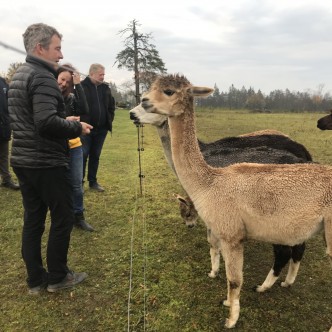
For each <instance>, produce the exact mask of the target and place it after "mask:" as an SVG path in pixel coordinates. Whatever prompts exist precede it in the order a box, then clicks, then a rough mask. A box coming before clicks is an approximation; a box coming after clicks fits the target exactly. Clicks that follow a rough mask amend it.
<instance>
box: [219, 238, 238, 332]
mask: <svg viewBox="0 0 332 332" xmlns="http://www.w3.org/2000/svg"><path fill="white" fill-rule="evenodd" d="M221 248H222V254H223V258H224V261H225V269H226V276H227V288H228V289H227V300H226V301H225V302H224V304H225V305H227V306H228V305H229V307H230V314H229V317H228V318H227V319H226V323H225V327H227V328H232V327H234V326H235V324H236V323H237V321H238V319H239V315H240V291H241V287H242V283H243V244H242V243H240V242H238V243H237V244H234V243H232V244H230V243H224V241H222V242H221Z"/></svg>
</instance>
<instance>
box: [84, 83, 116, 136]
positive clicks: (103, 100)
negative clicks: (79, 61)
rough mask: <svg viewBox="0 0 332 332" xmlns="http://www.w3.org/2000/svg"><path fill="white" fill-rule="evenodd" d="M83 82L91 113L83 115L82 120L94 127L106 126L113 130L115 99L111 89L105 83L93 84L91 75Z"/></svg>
mask: <svg viewBox="0 0 332 332" xmlns="http://www.w3.org/2000/svg"><path fill="white" fill-rule="evenodd" d="M81 84H82V87H83V89H84V92H85V96H86V100H87V102H88V106H89V114H88V115H82V116H81V121H83V122H87V123H89V124H91V125H92V126H93V127H94V128H106V129H108V130H109V131H111V132H112V123H113V120H114V111H115V100H114V98H113V96H112V92H111V89H110V88H109V86H108V85H107V84H105V83H102V84H100V85H95V84H93V83H92V82H91V80H90V78H89V77H86V78H85V79H84V80H83V81H82V82H81Z"/></svg>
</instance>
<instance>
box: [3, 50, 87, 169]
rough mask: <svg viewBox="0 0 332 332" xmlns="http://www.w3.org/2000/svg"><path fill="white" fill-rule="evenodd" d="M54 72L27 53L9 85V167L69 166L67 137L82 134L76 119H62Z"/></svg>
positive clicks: (58, 91) (59, 95)
mask: <svg viewBox="0 0 332 332" xmlns="http://www.w3.org/2000/svg"><path fill="white" fill-rule="evenodd" d="M55 75H56V72H55V71H54V70H53V68H52V67H51V66H50V65H49V64H48V63H46V62H44V61H43V60H41V59H37V58H36V57H33V56H31V55H28V56H27V58H26V62H25V63H24V64H23V65H22V66H20V67H19V68H18V70H17V71H16V73H15V74H14V76H13V79H12V82H11V83H10V84H9V93H8V108H9V115H10V121H11V127H12V130H13V144H12V153H11V159H10V162H11V166H12V167H23V168H49V167H60V166H68V162H69V148H68V141H67V140H68V139H71V138H75V137H78V136H80V135H81V133H82V126H81V124H80V123H79V122H78V121H67V120H65V117H66V114H65V106H64V100H63V97H62V94H61V91H60V89H59V86H58V83H57V81H56V79H55Z"/></svg>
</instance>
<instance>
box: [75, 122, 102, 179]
mask: <svg viewBox="0 0 332 332" xmlns="http://www.w3.org/2000/svg"><path fill="white" fill-rule="evenodd" d="M107 131H108V130H107V129H99V128H93V129H92V130H91V133H90V134H89V135H84V136H81V142H82V146H83V179H84V176H85V169H86V163H87V160H88V158H89V161H88V181H89V183H90V184H93V183H96V182H97V172H98V166H99V157H100V154H101V150H102V148H103V145H104V141H105V138H106V135H107Z"/></svg>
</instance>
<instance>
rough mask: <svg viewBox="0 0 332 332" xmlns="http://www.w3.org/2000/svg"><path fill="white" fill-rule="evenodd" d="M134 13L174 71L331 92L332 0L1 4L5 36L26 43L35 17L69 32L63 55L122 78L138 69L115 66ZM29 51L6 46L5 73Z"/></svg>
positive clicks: (33, 0)
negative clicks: (131, 70) (24, 51)
mask: <svg viewBox="0 0 332 332" xmlns="http://www.w3.org/2000/svg"><path fill="white" fill-rule="evenodd" d="M133 19H136V20H137V21H139V23H140V24H141V26H139V31H140V32H142V33H144V34H147V33H152V36H153V39H152V40H151V42H152V43H153V44H154V45H155V46H156V49H157V50H158V51H159V55H160V57H161V58H162V60H163V61H164V63H165V66H166V68H167V71H168V73H181V74H183V75H185V76H186V77H187V78H188V79H189V80H190V81H191V82H192V83H193V84H195V85H204V86H209V87H213V86H214V85H215V84H217V86H218V87H219V89H220V90H222V91H225V90H228V88H229V87H230V86H231V84H234V86H235V87H236V88H239V89H240V88H242V86H245V87H246V88H249V87H253V88H254V89H255V90H256V91H257V90H258V89H261V90H262V91H263V92H264V93H269V92H270V91H272V90H275V89H282V90H284V89H286V88H288V89H290V90H292V91H307V90H311V91H315V90H317V89H318V87H319V86H321V85H324V92H332V1H328V0H277V1H275V0H246V1H245V0H233V1H230V0H209V1H195V0H176V1H175V0H168V1H151V0H126V1H110V0H107V1H105V0H98V1H96V2H94V1H90V4H88V5H86V4H83V2H78V1H68V0H67V1H64V0H58V1H52V2H50V1H47V0H29V1H26V0H14V1H13V2H11V1H2V2H1V4H0V31H1V33H0V41H1V42H3V43H6V44H9V45H11V46H13V47H16V48H19V49H21V50H24V47H23V41H22V34H23V32H24V31H25V29H26V27H27V26H28V25H30V24H32V23H38V22H43V23H46V24H49V25H52V26H54V27H55V28H57V30H58V31H59V32H60V33H61V34H62V35H63V42H62V51H63V55H64V59H63V63H64V62H70V63H72V64H73V65H74V66H76V67H77V68H78V69H79V71H80V72H82V73H88V69H89V66H90V64H91V63H95V62H98V63H101V64H103V65H104V66H105V67H106V80H107V81H112V82H113V83H115V84H117V85H118V86H120V85H121V84H122V83H123V82H125V81H127V80H129V79H130V78H131V77H132V73H130V72H128V71H126V70H118V69H117V68H116V65H115V66H113V64H114V61H115V57H116V55H117V54H118V53H119V52H120V51H122V50H123V49H124V45H123V38H124V37H123V36H122V37H121V35H120V34H119V31H120V30H123V29H125V28H126V27H127V26H128V24H129V22H130V21H132V20H133ZM24 58H25V57H24V56H23V55H21V54H19V53H16V52H14V51H12V50H8V49H5V48H3V47H1V46H0V73H4V72H7V69H8V67H9V65H10V64H11V63H13V62H24Z"/></svg>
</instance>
